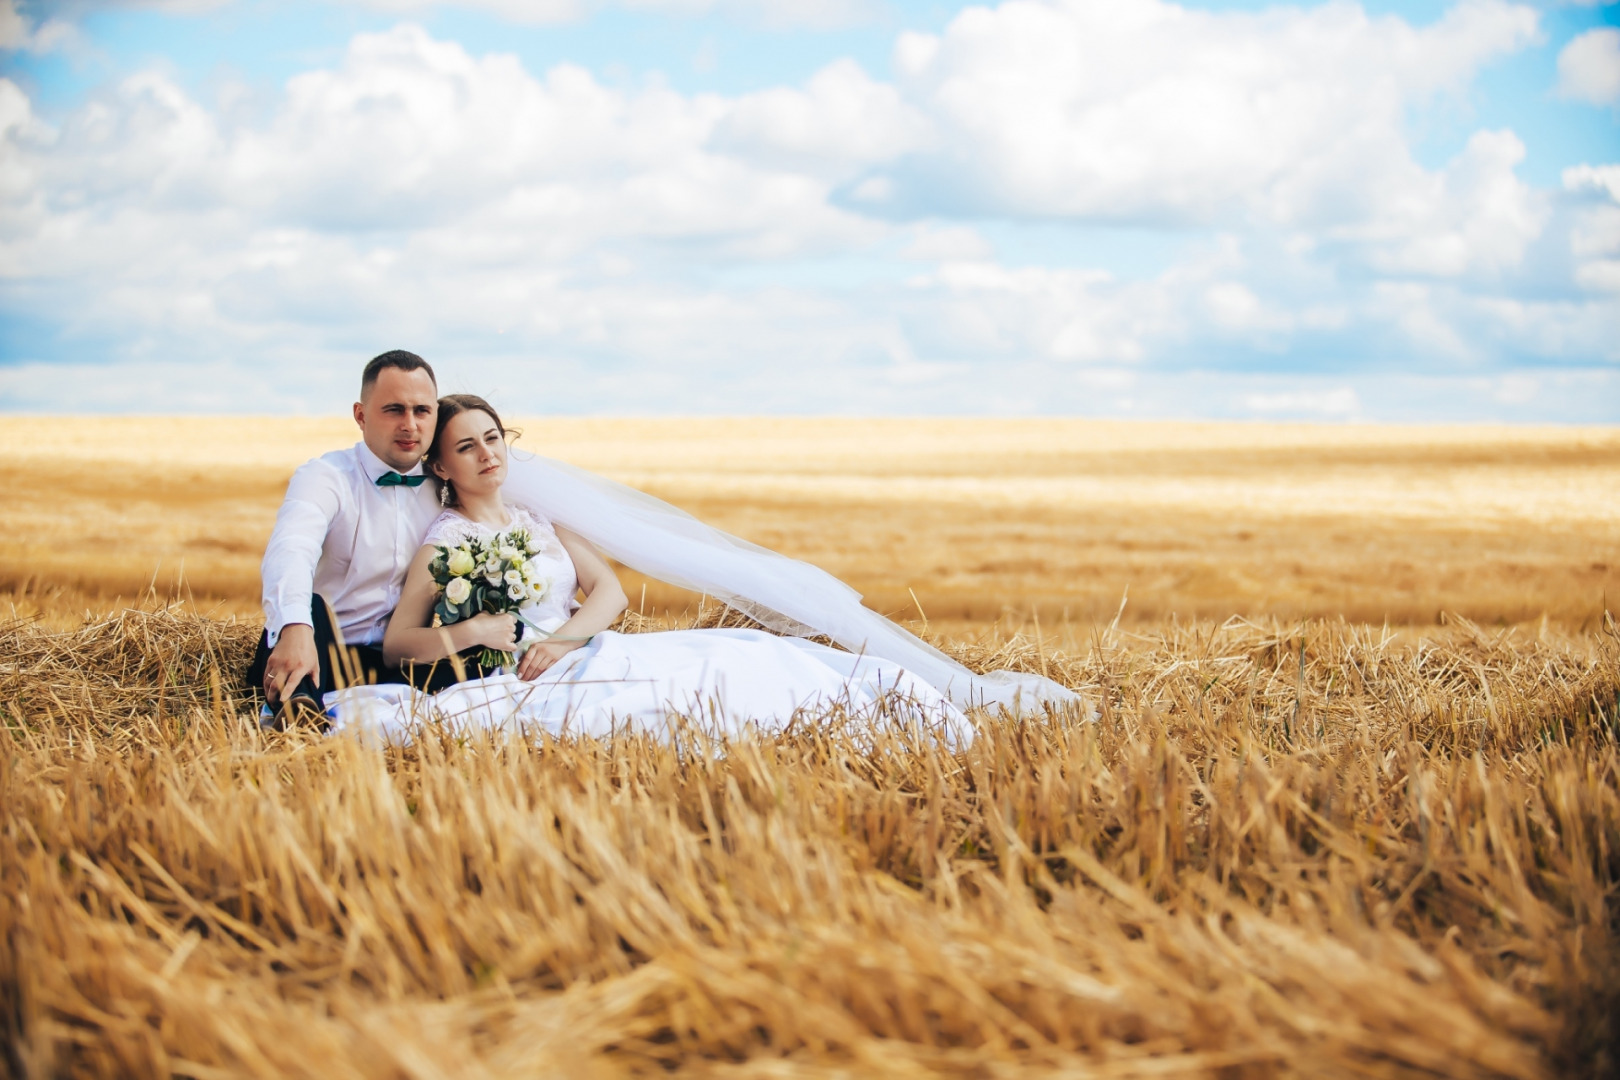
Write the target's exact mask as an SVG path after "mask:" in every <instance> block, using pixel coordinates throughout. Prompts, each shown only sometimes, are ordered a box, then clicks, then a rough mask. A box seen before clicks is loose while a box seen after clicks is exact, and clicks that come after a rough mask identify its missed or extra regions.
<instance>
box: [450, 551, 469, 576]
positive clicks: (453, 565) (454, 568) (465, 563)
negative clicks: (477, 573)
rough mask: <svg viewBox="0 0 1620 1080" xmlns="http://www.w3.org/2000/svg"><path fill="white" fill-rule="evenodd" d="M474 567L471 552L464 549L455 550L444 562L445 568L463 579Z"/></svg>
mask: <svg viewBox="0 0 1620 1080" xmlns="http://www.w3.org/2000/svg"><path fill="white" fill-rule="evenodd" d="M474 565H475V564H474V563H473V557H472V552H470V551H468V550H467V549H466V548H464V547H463V548H456V550H454V551H452V552H451V553H450V558H449V559H447V560H446V561H445V566H446V568H448V569H449V571H450V572H451V573H452V574H455V575H456V576H457V577H464V576H466V575H467V574H470V573H472V572H473V566H474Z"/></svg>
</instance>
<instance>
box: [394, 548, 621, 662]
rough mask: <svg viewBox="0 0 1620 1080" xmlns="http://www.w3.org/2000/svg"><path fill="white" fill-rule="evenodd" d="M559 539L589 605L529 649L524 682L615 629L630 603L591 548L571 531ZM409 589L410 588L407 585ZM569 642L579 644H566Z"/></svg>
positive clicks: (594, 550) (523, 659)
mask: <svg viewBox="0 0 1620 1080" xmlns="http://www.w3.org/2000/svg"><path fill="white" fill-rule="evenodd" d="M557 539H558V540H561V541H562V546H563V549H564V550H565V551H567V552H568V557H569V558H570V559H572V560H574V575H575V576H576V577H577V578H579V587H580V590H581V591H582V592H583V593H584V594H585V602H584V603H583V604H581V605H580V608H579V610H578V611H576V612H574V615H573V617H572V618H570V619H569V620H568V621H567V622H565V623H563V624H562V625H561V626H559V627H557V629H556V630H554V631H553V632H552V640H550V641H542V642H540V643H538V644H536V645H531V646H529V648H528V650H527V651H526V652H524V654H523V658H522V659H521V660H519V661H518V668H517V673H518V677H519V678H521V679H533V678H536V677H537V676H538V675H539V674H540V673H541V672H543V671H545V670H546V669H547V668H549V667H550V666H551V665H552V664H555V663H556V662H557V661H558V660H560V659H562V658H563V657H564V656H566V655H567V654H568V653H569V652H572V651H573V650H574V649H577V648H579V647H580V646H581V645H583V644H585V641H584V639H585V638H589V637H590V636H591V635H593V634H600V633H601V632H602V631H603V630H606V629H607V628H608V627H610V626H612V625H613V620H614V619H617V618H618V617H619V615H620V614H622V613H623V611H624V609H625V608H627V607H629V606H630V601H629V600H628V599H627V598H626V597H625V595H624V588H623V587H622V586H621V585H620V584H619V579H618V576H617V575H615V574H614V573H613V568H612V567H611V566H609V565H608V564H607V561H606V560H605V559H603V558H602V556H600V555H598V554H597V553H596V549H595V548H593V547H591V545H590V544H588V543H587V542H585V541H584V540H582V539H580V538H579V537H578V536H575V535H574V534H573V533H571V532H569V531H568V530H567V529H564V528H560V527H559V528H558V529H557ZM407 588H409V585H408V584H407ZM565 638H574V639H576V640H573V641H566V640H562V639H565Z"/></svg>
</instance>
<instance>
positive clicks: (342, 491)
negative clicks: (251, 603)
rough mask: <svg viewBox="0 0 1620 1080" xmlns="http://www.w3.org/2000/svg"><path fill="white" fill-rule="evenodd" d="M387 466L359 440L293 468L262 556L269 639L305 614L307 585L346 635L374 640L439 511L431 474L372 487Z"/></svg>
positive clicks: (306, 619) (354, 641)
mask: <svg viewBox="0 0 1620 1080" xmlns="http://www.w3.org/2000/svg"><path fill="white" fill-rule="evenodd" d="M394 471H395V470H394V468H393V467H392V466H390V465H388V464H387V463H386V462H384V461H383V460H382V459H381V458H379V457H378V456H377V455H376V454H373V453H372V452H371V450H370V448H369V447H367V446H366V444H365V443H363V442H361V443H356V444H355V445H354V446H353V447H351V448H349V449H348V450H334V451H332V452H331V453H330V454H322V455H321V456H320V457H318V458H316V459H315V460H313V461H308V462H305V463H304V464H303V465H301V466H299V468H298V471H297V472H295V473H293V475H292V480H290V481H289V482H288V484H287V497H286V499H285V500H284V501H283V502H282V504H281V510H280V512H278V513H277V514H276V526H275V528H274V529H273V530H272V531H271V533H270V543H269V544H268V545H267V546H266V547H265V550H264V562H263V563H262V564H261V571H262V574H263V577H264V628H265V631H266V633H267V634H268V635H269V641H270V644H271V646H274V645H275V643H276V640H277V639H278V638H279V637H280V636H281V630H282V628H283V627H285V626H286V625H287V624H289V623H310V622H311V618H310V605H311V603H312V602H313V601H312V600H311V599H310V597H311V596H312V595H313V594H314V593H319V594H321V595H322V596H324V597H326V601H327V603H329V604H331V605H332V610H333V611H334V612H335V613H336V615H337V625H338V627H339V628H340V629H341V630H342V632H343V639H344V640H345V641H346V642H348V643H349V644H351V645H380V644H382V639H383V631H384V630H386V629H387V628H388V617H389V616H390V615H391V614H393V611H394V605H396V604H398V603H399V592H400V589H401V587H402V586H403V585H404V584H405V570H406V568H407V567H409V566H410V564H411V558H412V556H414V555H415V554H416V551H417V549H418V548H420V547H421V546H422V539H423V537H425V536H426V535H427V529H428V526H429V525H430V524H432V522H433V519H434V518H435V517H437V516H438V514H439V504H438V501H437V498H436V496H437V492H436V490H435V488H434V487H433V485H432V484H431V483H425V484H422V485H420V486H419V487H414V488H413V487H406V486H405V485H403V484H400V485H397V486H393V487H378V486H377V478H378V477H379V476H382V475H383V474H384V473H390V472H394ZM421 471H422V467H421V466H420V465H418V466H416V467H415V468H413V469H411V470H410V471H409V472H407V473H406V474H405V475H406V476H415V475H418V474H420V473H421Z"/></svg>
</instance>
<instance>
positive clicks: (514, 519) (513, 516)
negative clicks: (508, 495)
mask: <svg viewBox="0 0 1620 1080" xmlns="http://www.w3.org/2000/svg"><path fill="white" fill-rule="evenodd" d="M444 512H445V513H447V514H454V515H455V516H456V517H458V518H460V519H461V520H462V521H465V522H467V524H469V525H476V526H478V527H479V528H480V529H493V530H495V531H496V532H500V531H501V530H503V529H510V528H512V527H513V526H515V525H517V523H518V515H517V509H516V508H515V507H511V506H508V507H507V508H506V524H504V525H491V524H489V523H488V522H484V521H479V520H478V519H477V518H470V517H468V516H467V515H466V514H463V513H462V512H461V511H460V510H457V509H456V508H455V507H446V508H445V511H444Z"/></svg>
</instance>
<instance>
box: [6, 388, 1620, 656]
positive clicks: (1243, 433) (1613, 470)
mask: <svg viewBox="0 0 1620 1080" xmlns="http://www.w3.org/2000/svg"><path fill="white" fill-rule="evenodd" d="M514 426H517V427H519V428H521V429H522V430H523V432H524V435H523V438H522V439H521V440H520V441H519V443H518V445H519V446H527V447H529V448H531V449H533V450H535V451H536V452H539V453H545V454H549V455H552V456H556V457H561V458H564V459H566V460H569V461H572V462H574V463H576V464H579V465H582V466H584V467H586V468H591V469H596V470H598V471H601V472H603V473H605V474H607V475H609V476H612V477H614V478H616V479H620V480H623V481H626V482H629V483H632V484H635V485H637V486H640V487H643V488H645V489H646V490H648V491H651V492H653V493H655V494H658V495H661V496H663V497H666V498H669V499H671V500H672V501H675V502H676V503H678V504H679V505H681V506H683V507H685V508H687V509H689V510H691V511H692V512H694V513H696V514H698V515H699V516H701V517H703V518H705V519H706V520H709V521H711V522H713V523H714V524H716V525H719V526H720V527H722V528H725V529H729V530H731V531H734V532H737V533H740V534H742V535H743V536H746V537H748V538H749V539H752V540H756V541H758V542H760V543H763V544H767V545H769V546H772V547H776V548H778V549H780V550H782V551H785V552H787V553H789V554H792V555H795V556H798V557H801V558H807V559H810V560H811V561H813V562H815V563H817V564H819V565H821V566H823V567H825V568H826V569H828V570H830V571H832V572H833V573H834V574H837V575H838V576H839V577H841V578H843V579H844V580H846V581H848V582H850V583H851V584H853V585H854V586H855V587H856V588H858V589H860V590H861V591H862V592H863V593H864V594H866V595H867V597H868V599H869V603H870V604H871V606H873V607H875V608H877V609H878V610H881V611H885V612H888V613H891V614H894V615H896V616H898V617H901V618H915V617H917V613H918V609H917V606H916V604H915V603H914V602H913V600H912V594H913V593H914V594H915V596H916V597H917V600H918V601H919V602H920V603H921V605H922V610H923V611H924V612H926V613H927V615H928V616H929V618H931V619H936V620H942V621H944V622H946V624H947V625H962V622H963V621H965V622H967V623H982V622H985V621H993V620H995V619H996V618H997V617H998V616H1000V615H1002V613H1003V612H1004V611H1010V612H1013V613H1017V614H1021V615H1024V616H1028V615H1030V614H1033V613H1035V612H1037V611H1038V612H1039V614H1040V616H1041V618H1042V619H1043V621H1044V623H1045V625H1046V626H1047V627H1048V628H1049V629H1050V628H1053V627H1055V626H1059V625H1060V624H1062V623H1063V621H1064V619H1065V616H1067V620H1068V621H1069V623H1070V624H1074V623H1080V624H1085V625H1090V624H1093V623H1095V622H1097V621H1098V620H1101V621H1103V622H1106V621H1108V620H1110V619H1111V618H1112V617H1113V615H1114V613H1115V612H1116V610H1117V609H1118V607H1119V602H1120V598H1121V596H1122V595H1123V594H1124V592H1125V590H1126V589H1127V588H1128V589H1129V590H1130V603H1129V605H1128V606H1127V608H1126V616H1125V618H1126V621H1127V622H1130V621H1134V620H1137V619H1141V620H1147V621H1153V620H1158V619H1162V618H1167V617H1169V616H1171V615H1172V614H1174V615H1178V616H1179V617H1181V618H1189V617H1200V616H1201V617H1213V618H1225V617H1226V616H1228V615H1231V614H1233V613H1242V614H1264V615H1271V616H1277V617H1282V618H1297V617H1305V616H1315V617H1337V616H1339V615H1343V616H1345V617H1346V618H1350V619H1355V620H1364V621H1372V622H1382V621H1384V620H1385V619H1389V620H1390V621H1392V622H1396V623H1433V622H1434V620H1435V618H1436V616H1437V614H1438V613H1439V612H1440V611H1442V610H1444V611H1453V612H1457V613H1460V614H1463V615H1465V616H1467V617H1469V618H1472V619H1474V620H1476V621H1482V622H1487V623H1495V622H1497V621H1499V620H1506V621H1510V622H1512V621H1522V620H1529V619H1538V618H1540V617H1541V616H1542V615H1544V614H1545V615H1547V616H1549V617H1550V618H1552V619H1555V620H1560V621H1573V622H1574V623H1575V624H1577V625H1579V624H1581V623H1582V622H1583V621H1584V622H1586V623H1588V624H1590V623H1591V621H1592V620H1593V619H1594V618H1595V617H1596V616H1597V614H1598V612H1599V611H1600V610H1601V608H1602V597H1603V596H1604V595H1605V593H1606V592H1607V594H1609V595H1620V431H1615V430H1612V429H1581V428H1558V429H1536V428H1501V427H1498V428H1479V427H1447V428H1439V427H1435V428H1399V427H1351V426H1346V427H1324V426H1310V425H1259V424H1211V423H1198V424H1194V423H1187V424H1183V423H1156V424H1135V423H1126V422H1102V421H1073V420H810V419H759V420H725V419H690V420H662V419H661V420H592V419H541V420H534V419H528V420H519V421H516V422H514ZM354 437H355V436H354V427H353V425H352V424H351V423H349V422H348V421H346V420H342V419H332V420H301V419H263V418H210V419H82V418H81V419H55V418H21V417H10V418H6V419H4V420H3V421H0V463H3V464H4V468H3V469H0V588H10V589H13V590H15V589H16V588H17V587H19V586H20V585H22V584H23V583H24V582H25V581H28V580H30V579H38V580H43V581H45V582H47V583H50V584H53V585H71V586H78V587H83V588H84V589H85V590H86V591H87V592H88V593H89V594H90V595H91V596H96V595H101V596H106V597H112V596H116V595H123V596H126V597H127V596H133V595H135V594H136V593H138V592H139V591H141V590H142V589H143V588H144V587H145V586H146V585H147V583H148V582H150V581H152V580H153V579H154V573H155V577H156V581H157V584H158V587H159V589H160V591H163V590H167V589H168V588H170V587H171V586H172V585H173V583H174V581H175V578H176V575H177V574H179V573H181V572H182V570H183V573H184V577H185V580H186V581H187V582H188V583H189V586H190V588H191V589H192V590H193V591H194V592H195V594H196V595H197V596H198V597H199V598H206V599H209V600H224V601H226V602H227V606H226V610H231V611H236V612H240V613H249V612H251V611H252V610H254V609H255V608H256V597H257V591H258V585H257V574H258V558H259V554H260V552H261V551H262V549H263V544H264V540H265V538H266V537H267V536H268V534H269V529H270V525H271V523H272V521H273V519H274V516H275V509H276V506H277V504H278V502H279V500H280V495H281V492H282V490H283V488H284V486H285V483H286V478H287V476H288V475H289V474H290V473H291V471H292V470H293V468H295V467H296V466H297V465H298V464H299V463H300V462H302V461H304V460H306V459H307V458H309V457H311V456H313V455H315V454H317V453H320V452H323V451H325V450H329V449H334V448H337V447H340V446H344V445H347V444H349V443H351V442H353V440H354ZM640 584H641V583H640V582H639V580H633V581H632V582H631V586H632V587H631V588H630V589H629V592H630V594H631V596H632V598H633V599H636V600H637V601H638V603H639V589H640ZM649 596H650V603H652V604H654V606H667V605H671V604H684V603H686V602H688V601H689V600H690V598H686V597H678V596H676V595H674V594H671V593H668V592H667V591H663V590H657V589H653V590H651V591H650V594H649Z"/></svg>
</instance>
